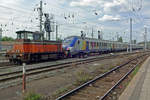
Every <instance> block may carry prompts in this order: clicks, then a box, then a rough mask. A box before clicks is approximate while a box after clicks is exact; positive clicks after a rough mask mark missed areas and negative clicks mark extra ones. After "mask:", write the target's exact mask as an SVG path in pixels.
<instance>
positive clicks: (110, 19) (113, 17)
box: [98, 15, 121, 21]
mask: <svg viewBox="0 0 150 100" xmlns="http://www.w3.org/2000/svg"><path fill="white" fill-rule="evenodd" d="M120 19H121V18H120V16H119V15H117V16H111V15H104V16H103V17H101V18H99V19H98V20H99V21H119V20H120Z"/></svg>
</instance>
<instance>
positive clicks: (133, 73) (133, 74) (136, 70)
mask: <svg viewBox="0 0 150 100" xmlns="http://www.w3.org/2000/svg"><path fill="white" fill-rule="evenodd" d="M139 69H140V67H139V66H137V67H136V68H135V69H134V71H133V72H132V76H135V75H136V73H137V72H138V71H139Z"/></svg>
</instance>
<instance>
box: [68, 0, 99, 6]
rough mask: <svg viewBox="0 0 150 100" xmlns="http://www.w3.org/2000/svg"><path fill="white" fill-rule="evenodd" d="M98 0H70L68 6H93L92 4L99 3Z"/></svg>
mask: <svg viewBox="0 0 150 100" xmlns="http://www.w3.org/2000/svg"><path fill="white" fill-rule="evenodd" d="M99 2H100V1H99V0H80V1H72V2H71V3H70V6H94V5H93V4H96V3H99Z"/></svg>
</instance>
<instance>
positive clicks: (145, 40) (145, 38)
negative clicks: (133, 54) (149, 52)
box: [144, 27, 147, 50]
mask: <svg viewBox="0 0 150 100" xmlns="http://www.w3.org/2000/svg"><path fill="white" fill-rule="evenodd" d="M144 42H145V43H144V48H145V50H146V49H147V27H145V34H144Z"/></svg>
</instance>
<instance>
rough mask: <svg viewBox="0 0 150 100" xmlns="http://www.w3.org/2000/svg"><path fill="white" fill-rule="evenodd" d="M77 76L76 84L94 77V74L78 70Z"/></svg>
mask: <svg viewBox="0 0 150 100" xmlns="http://www.w3.org/2000/svg"><path fill="white" fill-rule="evenodd" d="M75 77H76V82H75V84H74V85H75V86H78V85H81V84H83V83H85V82H87V81H89V80H91V79H92V76H91V75H90V74H89V73H87V72H84V71H80V72H77V74H76V76H75Z"/></svg>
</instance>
